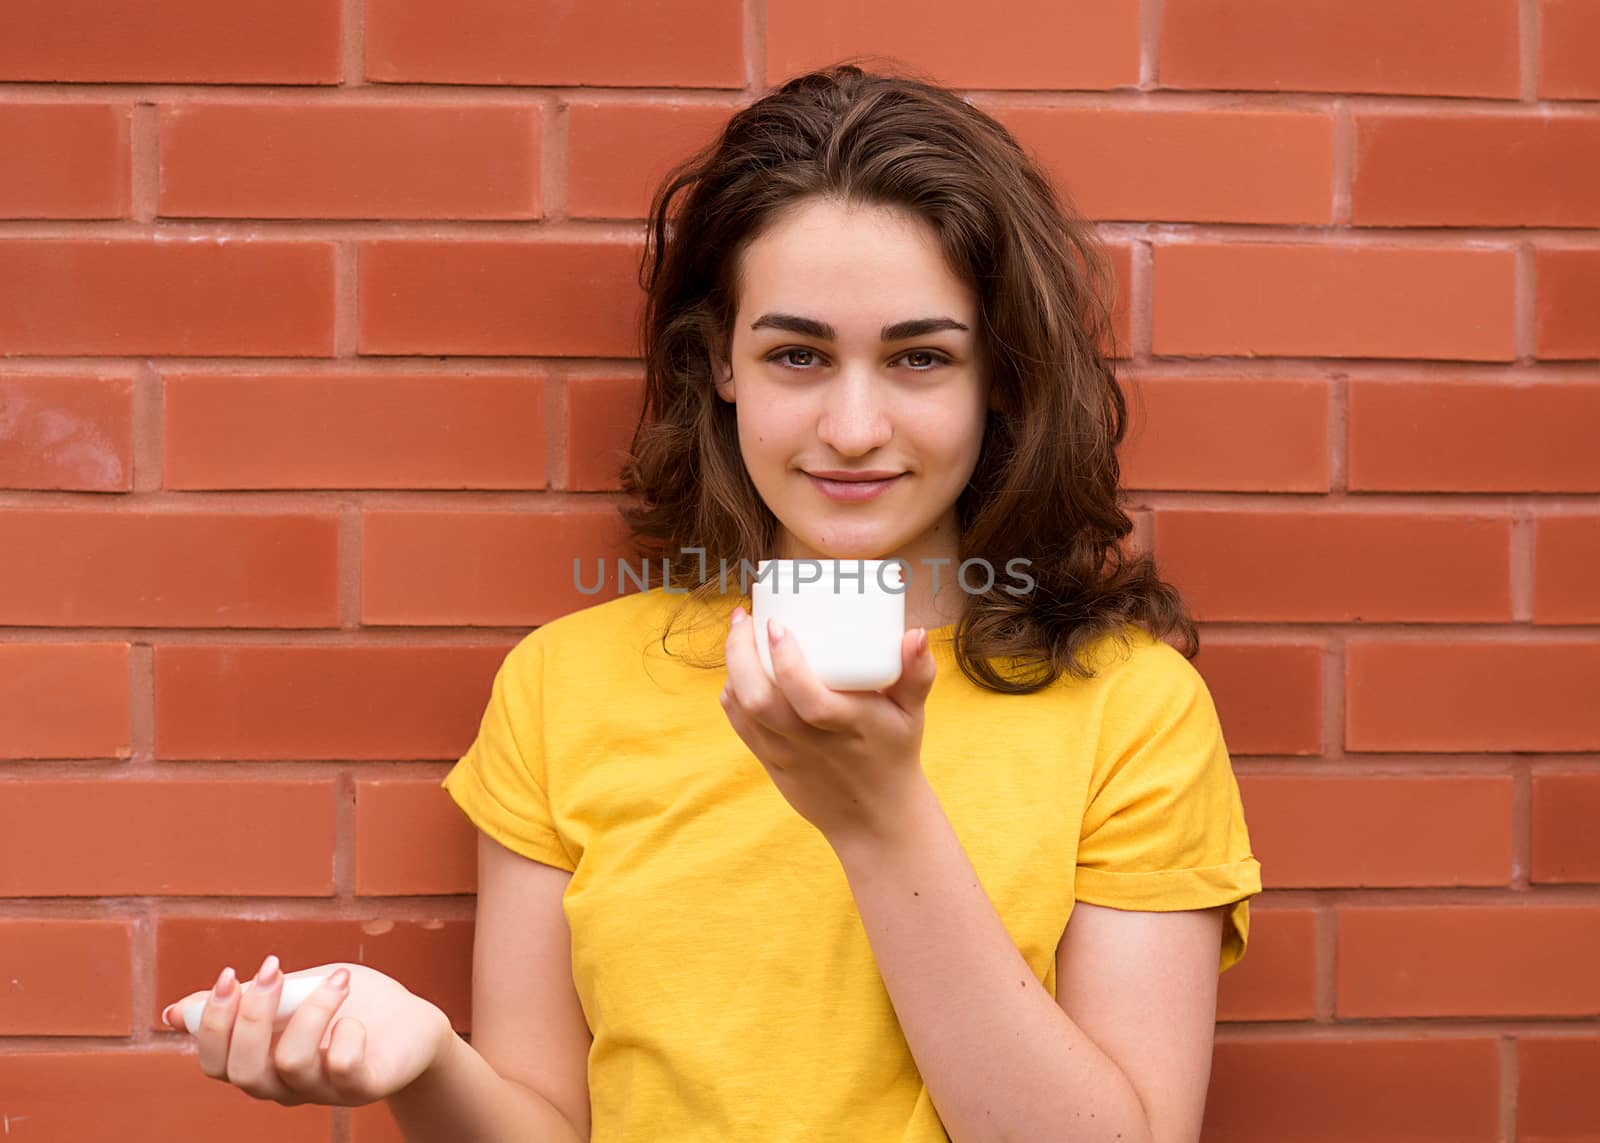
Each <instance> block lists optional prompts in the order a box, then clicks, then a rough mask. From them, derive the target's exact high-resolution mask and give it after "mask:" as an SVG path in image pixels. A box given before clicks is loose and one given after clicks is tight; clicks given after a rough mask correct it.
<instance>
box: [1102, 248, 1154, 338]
mask: <svg viewBox="0 0 1600 1143" xmlns="http://www.w3.org/2000/svg"><path fill="white" fill-rule="evenodd" d="M1105 252H1106V259H1107V261H1108V263H1109V264H1110V266H1111V273H1112V277H1113V296H1112V298H1111V334H1112V337H1113V338H1114V339H1115V345H1107V344H1105V342H1104V341H1102V343H1101V346H1100V351H1101V352H1102V353H1104V354H1106V355H1107V356H1108V357H1111V358H1115V359H1120V360H1127V359H1128V358H1131V357H1132V356H1133V349H1134V346H1133V246H1132V245H1131V244H1129V243H1126V242H1107V243H1106V244H1105ZM1145 288H1146V289H1149V287H1148V286H1146V287H1145Z"/></svg>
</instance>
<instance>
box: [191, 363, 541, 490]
mask: <svg viewBox="0 0 1600 1143" xmlns="http://www.w3.org/2000/svg"><path fill="white" fill-rule="evenodd" d="M162 381H163V388H164V394H165V395H164V409H165V414H166V431H165V433H164V434H163V441H164V445H165V456H164V459H163V462H162V469H163V472H164V475H165V479H164V481H163V487H165V488H178V489H236V488H395V489H420V488H449V489H460V488H514V489H515V488H522V489H525V488H543V487H544V486H545V483H546V473H545V440H544V437H545V427H544V402H545V392H544V390H545V379H544V375H543V374H542V373H534V374H531V375H527V374H523V375H499V374H496V375H487V376H470V375H452V374H445V373H374V374H356V373H340V374H329V373H300V374H284V373H271V374H262V375H259V376H249V375H240V374H237V373H229V374H218V373H210V374H200V373H196V374H168V375H166V376H165V377H164V378H163V379H162Z"/></svg>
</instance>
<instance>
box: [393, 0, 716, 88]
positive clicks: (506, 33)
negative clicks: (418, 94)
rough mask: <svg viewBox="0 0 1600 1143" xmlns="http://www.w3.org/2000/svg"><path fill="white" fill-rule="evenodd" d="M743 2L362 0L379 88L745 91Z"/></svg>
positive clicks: (700, 0) (703, 0)
mask: <svg viewBox="0 0 1600 1143" xmlns="http://www.w3.org/2000/svg"><path fill="white" fill-rule="evenodd" d="M743 10H744V9H743V5H742V4H741V2H740V0H679V2H677V3H674V4H661V5H657V4H634V3H629V2H628V0H585V3H582V4H566V3H533V4H516V3H509V4H508V3H506V2H505V0H366V13H365V17H366V18H365V35H366V45H367V56H366V76H367V78H368V79H371V80H376V81H378V82H380V83H481V84H497V85H505V84H541V85H561V86H580V85H581V86H588V87H724V88H729V87H743V86H744V84H745V74H744V19H743Z"/></svg>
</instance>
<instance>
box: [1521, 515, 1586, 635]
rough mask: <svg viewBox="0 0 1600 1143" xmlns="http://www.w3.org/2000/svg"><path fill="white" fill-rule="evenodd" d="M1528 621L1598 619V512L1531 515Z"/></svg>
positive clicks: (1549, 621)
mask: <svg viewBox="0 0 1600 1143" xmlns="http://www.w3.org/2000/svg"><path fill="white" fill-rule="evenodd" d="M1534 528H1535V531H1534V551H1533V621H1534V622H1535V623H1600V592H1597V591H1596V590H1595V587H1596V583H1597V582H1600V580H1597V577H1596V573H1595V569H1596V568H1600V516H1595V515H1588V516H1565V515H1563V516H1539V517H1536V518H1535V521H1534Z"/></svg>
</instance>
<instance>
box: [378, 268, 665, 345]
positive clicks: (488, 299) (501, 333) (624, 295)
mask: <svg viewBox="0 0 1600 1143" xmlns="http://www.w3.org/2000/svg"><path fill="white" fill-rule="evenodd" d="M643 253H644V246H643V243H642V242H632V241H629V242H571V241H537V242H502V241H476V242H451V241H410V242H407V241H393V242H385V241H374V242H368V243H364V244H362V246H361V253H360V260H359V282H360V284H359V291H360V303H359V307H360V315H361V320H360V332H359V339H360V352H361V353H366V354H402V355H404V354H420V353H430V354H474V355H480V356H490V355H500V354H510V355H528V356H557V357H559V356H567V357H571V356H577V357H636V356H638V353H639V344H638V339H639V323H640V318H641V316H642V313H643V303H644V294H643V291H642V290H641V289H640V288H639V279H638V273H639V263H640V259H641V257H642V256H643Z"/></svg>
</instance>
